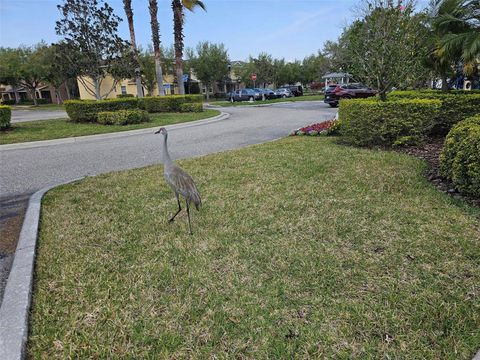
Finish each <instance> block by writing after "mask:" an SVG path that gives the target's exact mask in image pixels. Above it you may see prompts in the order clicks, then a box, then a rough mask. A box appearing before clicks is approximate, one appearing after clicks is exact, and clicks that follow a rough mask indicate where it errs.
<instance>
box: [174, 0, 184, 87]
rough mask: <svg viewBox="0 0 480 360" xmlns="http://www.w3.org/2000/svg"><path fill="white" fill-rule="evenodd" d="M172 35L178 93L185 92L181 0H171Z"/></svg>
mask: <svg viewBox="0 0 480 360" xmlns="http://www.w3.org/2000/svg"><path fill="white" fill-rule="evenodd" d="M172 10H173V35H174V39H175V46H174V47H175V74H176V76H177V86H178V93H179V94H180V95H184V94H185V87H184V84H183V5H182V2H181V0H172Z"/></svg>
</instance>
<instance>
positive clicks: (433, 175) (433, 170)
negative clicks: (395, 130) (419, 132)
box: [396, 138, 480, 207]
mask: <svg viewBox="0 0 480 360" xmlns="http://www.w3.org/2000/svg"><path fill="white" fill-rule="evenodd" d="M444 140H445V139H444V138H430V139H428V141H427V142H426V143H425V144H424V145H420V146H408V147H404V148H397V149H396V150H397V151H399V152H403V153H406V154H409V155H412V156H415V157H418V158H420V159H422V160H425V161H426V162H427V163H428V165H429V166H428V170H427V172H426V174H425V175H426V177H427V179H428V181H430V182H431V183H432V184H434V185H435V187H436V188H437V189H438V190H440V191H442V192H444V193H446V194H449V195H450V196H452V197H454V198H455V199H460V200H463V201H465V202H467V203H469V204H471V205H473V206H477V207H480V198H477V197H473V196H469V195H465V194H461V193H459V192H458V191H457V190H455V188H454V186H453V185H452V184H451V183H450V182H449V181H448V180H447V179H445V178H443V177H442V176H441V175H440V171H439V167H440V160H439V157H440V153H441V152H442V149H443V142H444Z"/></svg>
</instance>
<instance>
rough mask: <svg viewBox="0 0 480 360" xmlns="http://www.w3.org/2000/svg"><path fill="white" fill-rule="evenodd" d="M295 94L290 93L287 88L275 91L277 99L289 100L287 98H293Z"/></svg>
mask: <svg viewBox="0 0 480 360" xmlns="http://www.w3.org/2000/svg"><path fill="white" fill-rule="evenodd" d="M292 96H293V94H292V92H291V91H290V89H287V88H284V87H283V88H278V89H277V90H275V97H277V98H287V97H292Z"/></svg>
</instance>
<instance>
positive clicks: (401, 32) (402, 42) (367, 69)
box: [341, 0, 428, 100]
mask: <svg viewBox="0 0 480 360" xmlns="http://www.w3.org/2000/svg"><path fill="white" fill-rule="evenodd" d="M427 36H428V33H427V32H426V31H424V28H423V26H422V18H421V17H419V16H414V14H413V3H412V2H411V1H409V0H407V1H403V0H397V1H394V0H369V1H368V2H367V8H366V15H365V17H364V18H363V19H360V20H357V21H355V22H354V23H353V24H352V25H351V26H350V27H349V28H347V29H346V30H345V31H344V33H343V34H342V37H341V41H342V42H343V44H342V47H344V50H345V54H346V57H347V58H348V59H350V61H351V62H350V64H349V69H348V70H351V71H352V72H353V74H355V76H356V77H357V78H359V79H360V80H362V81H364V82H366V83H367V84H368V85H370V86H372V87H374V88H376V89H377V90H378V92H379V96H380V99H381V100H386V94H387V91H389V90H390V89H391V88H392V87H405V86H407V85H408V84H409V83H410V84H411V83H412V82H416V81H417V78H418V76H419V74H418V71H424V68H422V67H421V66H419V64H421V63H422V59H424V58H425V56H426V53H427V49H426V48H425V46H424V43H425V38H426V37H427ZM421 75H423V74H421Z"/></svg>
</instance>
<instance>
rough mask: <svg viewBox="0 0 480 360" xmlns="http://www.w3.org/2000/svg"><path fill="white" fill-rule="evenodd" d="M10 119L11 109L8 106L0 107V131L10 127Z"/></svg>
mask: <svg viewBox="0 0 480 360" xmlns="http://www.w3.org/2000/svg"><path fill="white" fill-rule="evenodd" d="M11 118H12V109H11V108H10V106H5V105H0V130H4V129H7V128H9V127H10V119H11Z"/></svg>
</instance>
